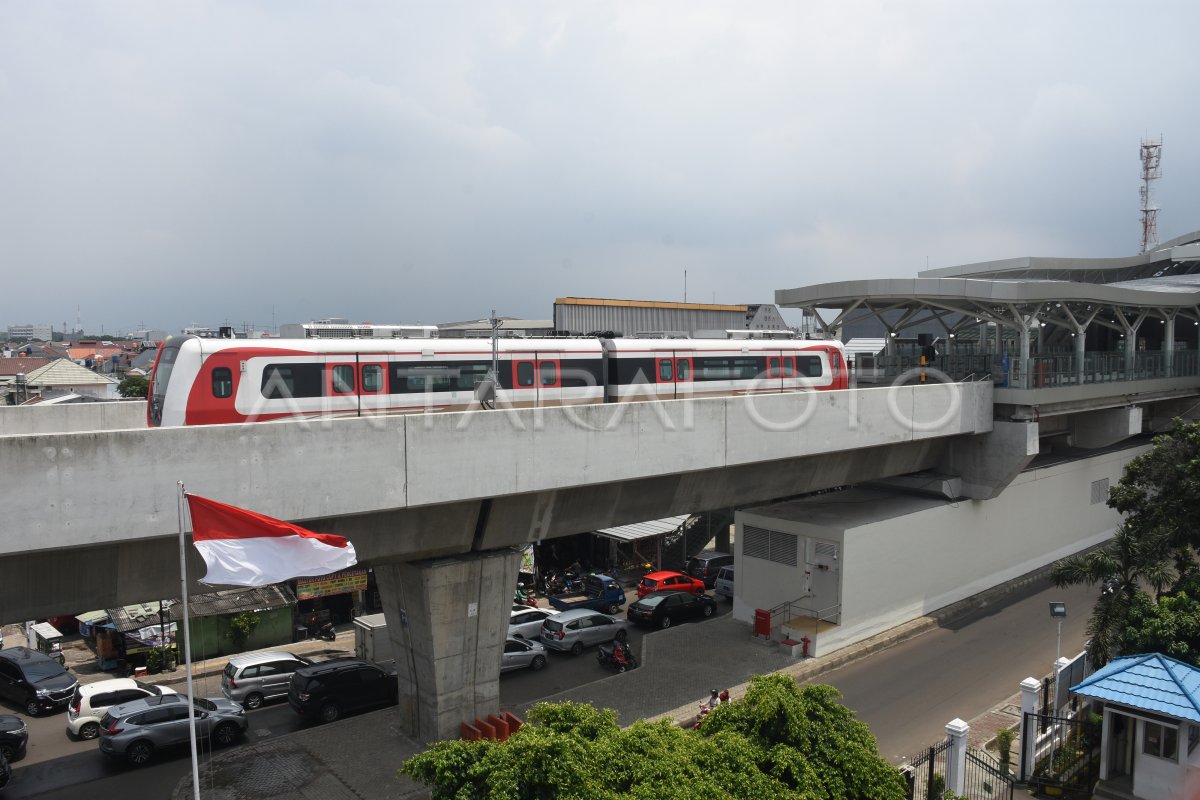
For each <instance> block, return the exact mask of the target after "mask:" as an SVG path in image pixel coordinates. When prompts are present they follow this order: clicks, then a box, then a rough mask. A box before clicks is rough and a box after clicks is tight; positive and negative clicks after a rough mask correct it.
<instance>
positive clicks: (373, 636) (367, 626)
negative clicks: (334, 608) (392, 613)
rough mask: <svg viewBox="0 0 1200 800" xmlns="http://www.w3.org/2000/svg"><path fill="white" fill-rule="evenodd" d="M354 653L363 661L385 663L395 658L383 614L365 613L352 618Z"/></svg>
mask: <svg viewBox="0 0 1200 800" xmlns="http://www.w3.org/2000/svg"><path fill="white" fill-rule="evenodd" d="M354 655H355V656H356V657H358V658H361V659H363V660H364V661H370V662H372V663H375V664H386V663H391V662H394V661H395V660H396V656H395V655H394V654H393V653H392V640H391V639H389V638H388V631H387V619H385V618H384V615H383V614H367V615H366V616H362V617H356V618H355V620H354Z"/></svg>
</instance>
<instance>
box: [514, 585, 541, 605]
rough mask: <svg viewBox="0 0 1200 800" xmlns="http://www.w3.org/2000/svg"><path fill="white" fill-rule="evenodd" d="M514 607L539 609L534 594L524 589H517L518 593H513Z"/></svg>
mask: <svg viewBox="0 0 1200 800" xmlns="http://www.w3.org/2000/svg"><path fill="white" fill-rule="evenodd" d="M513 605H514V606H529V607H530V608H537V607H538V604H537V598H536V597H534V596H533V592H526V591H524V590H522V589H517V591H516V592H514V593H513Z"/></svg>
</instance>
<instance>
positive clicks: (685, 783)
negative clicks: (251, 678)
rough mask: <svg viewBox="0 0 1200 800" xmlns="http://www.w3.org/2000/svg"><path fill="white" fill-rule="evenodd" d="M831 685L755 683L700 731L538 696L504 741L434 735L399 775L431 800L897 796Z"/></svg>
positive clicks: (892, 777)
mask: <svg viewBox="0 0 1200 800" xmlns="http://www.w3.org/2000/svg"><path fill="white" fill-rule="evenodd" d="M838 697H839V696H838V694H837V692H836V690H834V689H832V688H831V687H828V686H810V687H806V688H804V689H801V688H800V687H799V686H797V685H796V683H795V681H793V680H792V679H791V678H789V677H787V676H782V675H773V676H767V677H760V678H755V679H754V680H753V681H752V682H751V686H750V690H749V691H748V692H747V694H746V699H745V700H743V701H740V702H736V703H731V704H726V705H722V706H719V707H718V708H716V709H714V710H713V711H712V713H710V714H709V715H708V716H707V717H706V718H705V722H704V725H703V727H702V729H701V731H700V732H699V733H696V732H694V731H691V730H683V729H681V728H679V727H678V726H677V725H674V724H673V723H671V722H669V721H666V722H659V723H649V722H637V723H635V724H633V725H632V726H630V727H629V728H627V729H624V730H622V729H621V728H620V727H619V726H618V725H617V722H616V715H615V714H614V713H613V712H612V711H609V710H600V709H596V708H594V707H592V706H590V705H587V704H577V703H557V704H552V703H539V704H537V705H535V706H534V707H533V709H532V710H531V711H530V712H529V717H528V723H527V724H526V725H524V726H522V727H521V729H520V730H519V731H517V732H516V733H515V734H513V735H512V736H511V737H509V739H508V741H506V742H503V743H500V742H487V741H484V742H461V741H453V742H439V743H436V744H434V745H432V746H431V747H430V748H429V749H428V750H426V751H425V752H423V753H420V754H418V755H416V756H413V757H412V758H410V759H409V760H408V761H406V762H405V763H404V766H403V767H402V768H401V772H403V773H405V774H407V775H409V776H411V777H412V778H414V779H415V780H418V781H421V782H422V783H425V784H426V785H428V786H430V787H431V790H432V794H433V797H434V798H435V800H451V798H453V800H524V798H535V799H540V798H579V800H593V798H594V799H595V800H618V799H620V798H637V799H639V800H640V799H641V798H646V800H651V799H653V800H702V799H704V800H708V799H709V798H714V799H717V798H729V799H730V800H733V798H745V797H752V798H756V800H758V799H759V798H761V799H762V800H842V799H843V798H844V799H845V800H901V798H903V797H904V796H905V790H904V780H903V778H902V777H901V776H900V773H899V772H898V771H897V770H895V769H894V768H893V767H891V766H890V765H889V764H888V763H887V762H886V761H884V760H883V759H882V758H881V757H880V756H879V752H878V749H877V747H876V744H875V739H874V737H873V736H871V733H870V731H869V730H868V729H867V727H866V725H864V724H863V723H861V722H858V721H857V720H855V719H854V718H853V714H852V712H850V711H849V710H848V709H846V708H845V707H844V706H842V705H841V704H840V703H838V702H837V700H838Z"/></svg>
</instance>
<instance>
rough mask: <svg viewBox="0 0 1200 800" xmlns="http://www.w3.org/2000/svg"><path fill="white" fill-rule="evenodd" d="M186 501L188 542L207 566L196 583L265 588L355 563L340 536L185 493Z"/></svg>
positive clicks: (348, 545)
mask: <svg viewBox="0 0 1200 800" xmlns="http://www.w3.org/2000/svg"><path fill="white" fill-rule="evenodd" d="M187 501H188V510H189V511H190V512H191V515H192V543H193V544H194V545H196V549H197V550H199V551H200V555H201V557H203V559H204V563H205V564H207V565H208V573H207V574H206V575H205V576H204V577H203V578H201V579H200V580H201V582H202V583H207V584H210V585H232V586H266V585H267V584H270V583H279V582H281V581H286V580H289V579H290V578H296V577H300V576H307V575H328V574H329V573H331V572H337V571H338V570H340V569H345V568H346V567H351V566H354V564H355V561H356V557H355V554H354V545H352V544H350V540H349V539H347V538H346V537H345V536H337V535H336V534H332V533H313V532H312V531H309V530H305V529H304V528H301V527H300V526H299V525H293V524H291V523H290V522H284V521H282V520H278V519H274V518H273V517H267V516H264V515H262V514H256V513H254V512H253V511H247V510H245V509H244V508H238V507H236V506H230V505H226V504H225V503H218V502H217V501H215V500H209V499H208V498H205V497H197V496H196V495H194V494H191V493H189V494H188V495H187Z"/></svg>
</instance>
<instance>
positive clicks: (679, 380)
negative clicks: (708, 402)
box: [674, 352, 694, 398]
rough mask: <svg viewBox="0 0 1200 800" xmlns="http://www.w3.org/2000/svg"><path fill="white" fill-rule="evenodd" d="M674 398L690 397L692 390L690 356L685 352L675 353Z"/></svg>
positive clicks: (691, 363)
mask: <svg viewBox="0 0 1200 800" xmlns="http://www.w3.org/2000/svg"><path fill="white" fill-rule="evenodd" d="M674 361H675V396H676V397H678V398H683V397H691V396H692V388H693V383H692V381H693V366H694V364H693V362H692V354H691V353H687V352H683V353H681V352H676V353H675V359H674Z"/></svg>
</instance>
